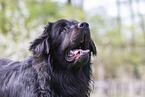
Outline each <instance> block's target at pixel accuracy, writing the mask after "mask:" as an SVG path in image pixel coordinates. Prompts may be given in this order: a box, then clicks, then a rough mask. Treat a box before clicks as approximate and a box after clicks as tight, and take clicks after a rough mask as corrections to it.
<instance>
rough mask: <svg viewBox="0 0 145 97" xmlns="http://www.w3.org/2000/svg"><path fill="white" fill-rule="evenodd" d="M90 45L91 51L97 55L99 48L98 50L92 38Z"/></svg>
mask: <svg viewBox="0 0 145 97" xmlns="http://www.w3.org/2000/svg"><path fill="white" fill-rule="evenodd" d="M89 47H90V51H91V52H93V55H96V54H97V50H96V46H95V44H94V42H93V40H92V39H90V42H89Z"/></svg>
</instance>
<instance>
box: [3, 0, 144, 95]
mask: <svg viewBox="0 0 145 97" xmlns="http://www.w3.org/2000/svg"><path fill="white" fill-rule="evenodd" d="M144 9H145V0H0V57H4V58H10V59H13V60H24V59H26V58H27V57H29V56H30V55H31V53H30V52H29V51H28V48H29V46H30V42H31V41H33V39H35V38H36V37H38V36H39V35H40V34H41V33H42V32H43V30H44V27H45V25H47V23H48V22H54V21H56V20H58V19H61V18H66V19H75V20H77V21H80V22H81V21H86V22H88V23H89V24H90V29H91V36H92V38H93V40H94V41H95V44H96V47H97V50H98V54H97V57H95V56H94V57H93V58H92V63H93V66H92V69H93V78H94V84H95V85H94V89H93V92H92V93H91V97H145V10H144Z"/></svg>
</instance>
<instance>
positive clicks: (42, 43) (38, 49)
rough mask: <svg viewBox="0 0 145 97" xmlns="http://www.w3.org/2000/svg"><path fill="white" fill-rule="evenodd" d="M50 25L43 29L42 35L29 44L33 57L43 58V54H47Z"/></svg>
mask: <svg viewBox="0 0 145 97" xmlns="http://www.w3.org/2000/svg"><path fill="white" fill-rule="evenodd" d="M52 25H53V23H48V25H46V27H44V28H45V29H44V31H43V33H42V34H41V35H40V36H39V37H38V38H36V39H35V40H34V41H33V42H32V43H31V46H30V51H32V53H33V55H36V56H43V55H44V54H49V45H50V44H49V43H50V33H51V28H52Z"/></svg>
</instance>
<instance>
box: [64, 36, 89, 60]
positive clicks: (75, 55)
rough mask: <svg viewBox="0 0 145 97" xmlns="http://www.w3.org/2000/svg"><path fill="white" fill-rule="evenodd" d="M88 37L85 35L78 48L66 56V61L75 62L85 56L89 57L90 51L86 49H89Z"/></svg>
mask: <svg viewBox="0 0 145 97" xmlns="http://www.w3.org/2000/svg"><path fill="white" fill-rule="evenodd" d="M87 41H88V40H87V35H83V37H82V39H81V41H80V43H79V45H78V46H76V47H75V48H72V49H71V50H69V51H68V52H67V53H66V55H65V59H66V61H68V62H73V61H75V60H76V59H78V58H79V57H81V56H83V55H86V54H87V55H89V53H90V50H89V49H86V48H87V43H86V42H87Z"/></svg>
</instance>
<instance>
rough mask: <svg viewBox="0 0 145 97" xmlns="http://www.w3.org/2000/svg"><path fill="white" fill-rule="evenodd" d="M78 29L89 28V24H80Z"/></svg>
mask: <svg viewBox="0 0 145 97" xmlns="http://www.w3.org/2000/svg"><path fill="white" fill-rule="evenodd" d="M78 28H85V29H86V28H89V24H88V23H87V22H80V23H79V24H78Z"/></svg>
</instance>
